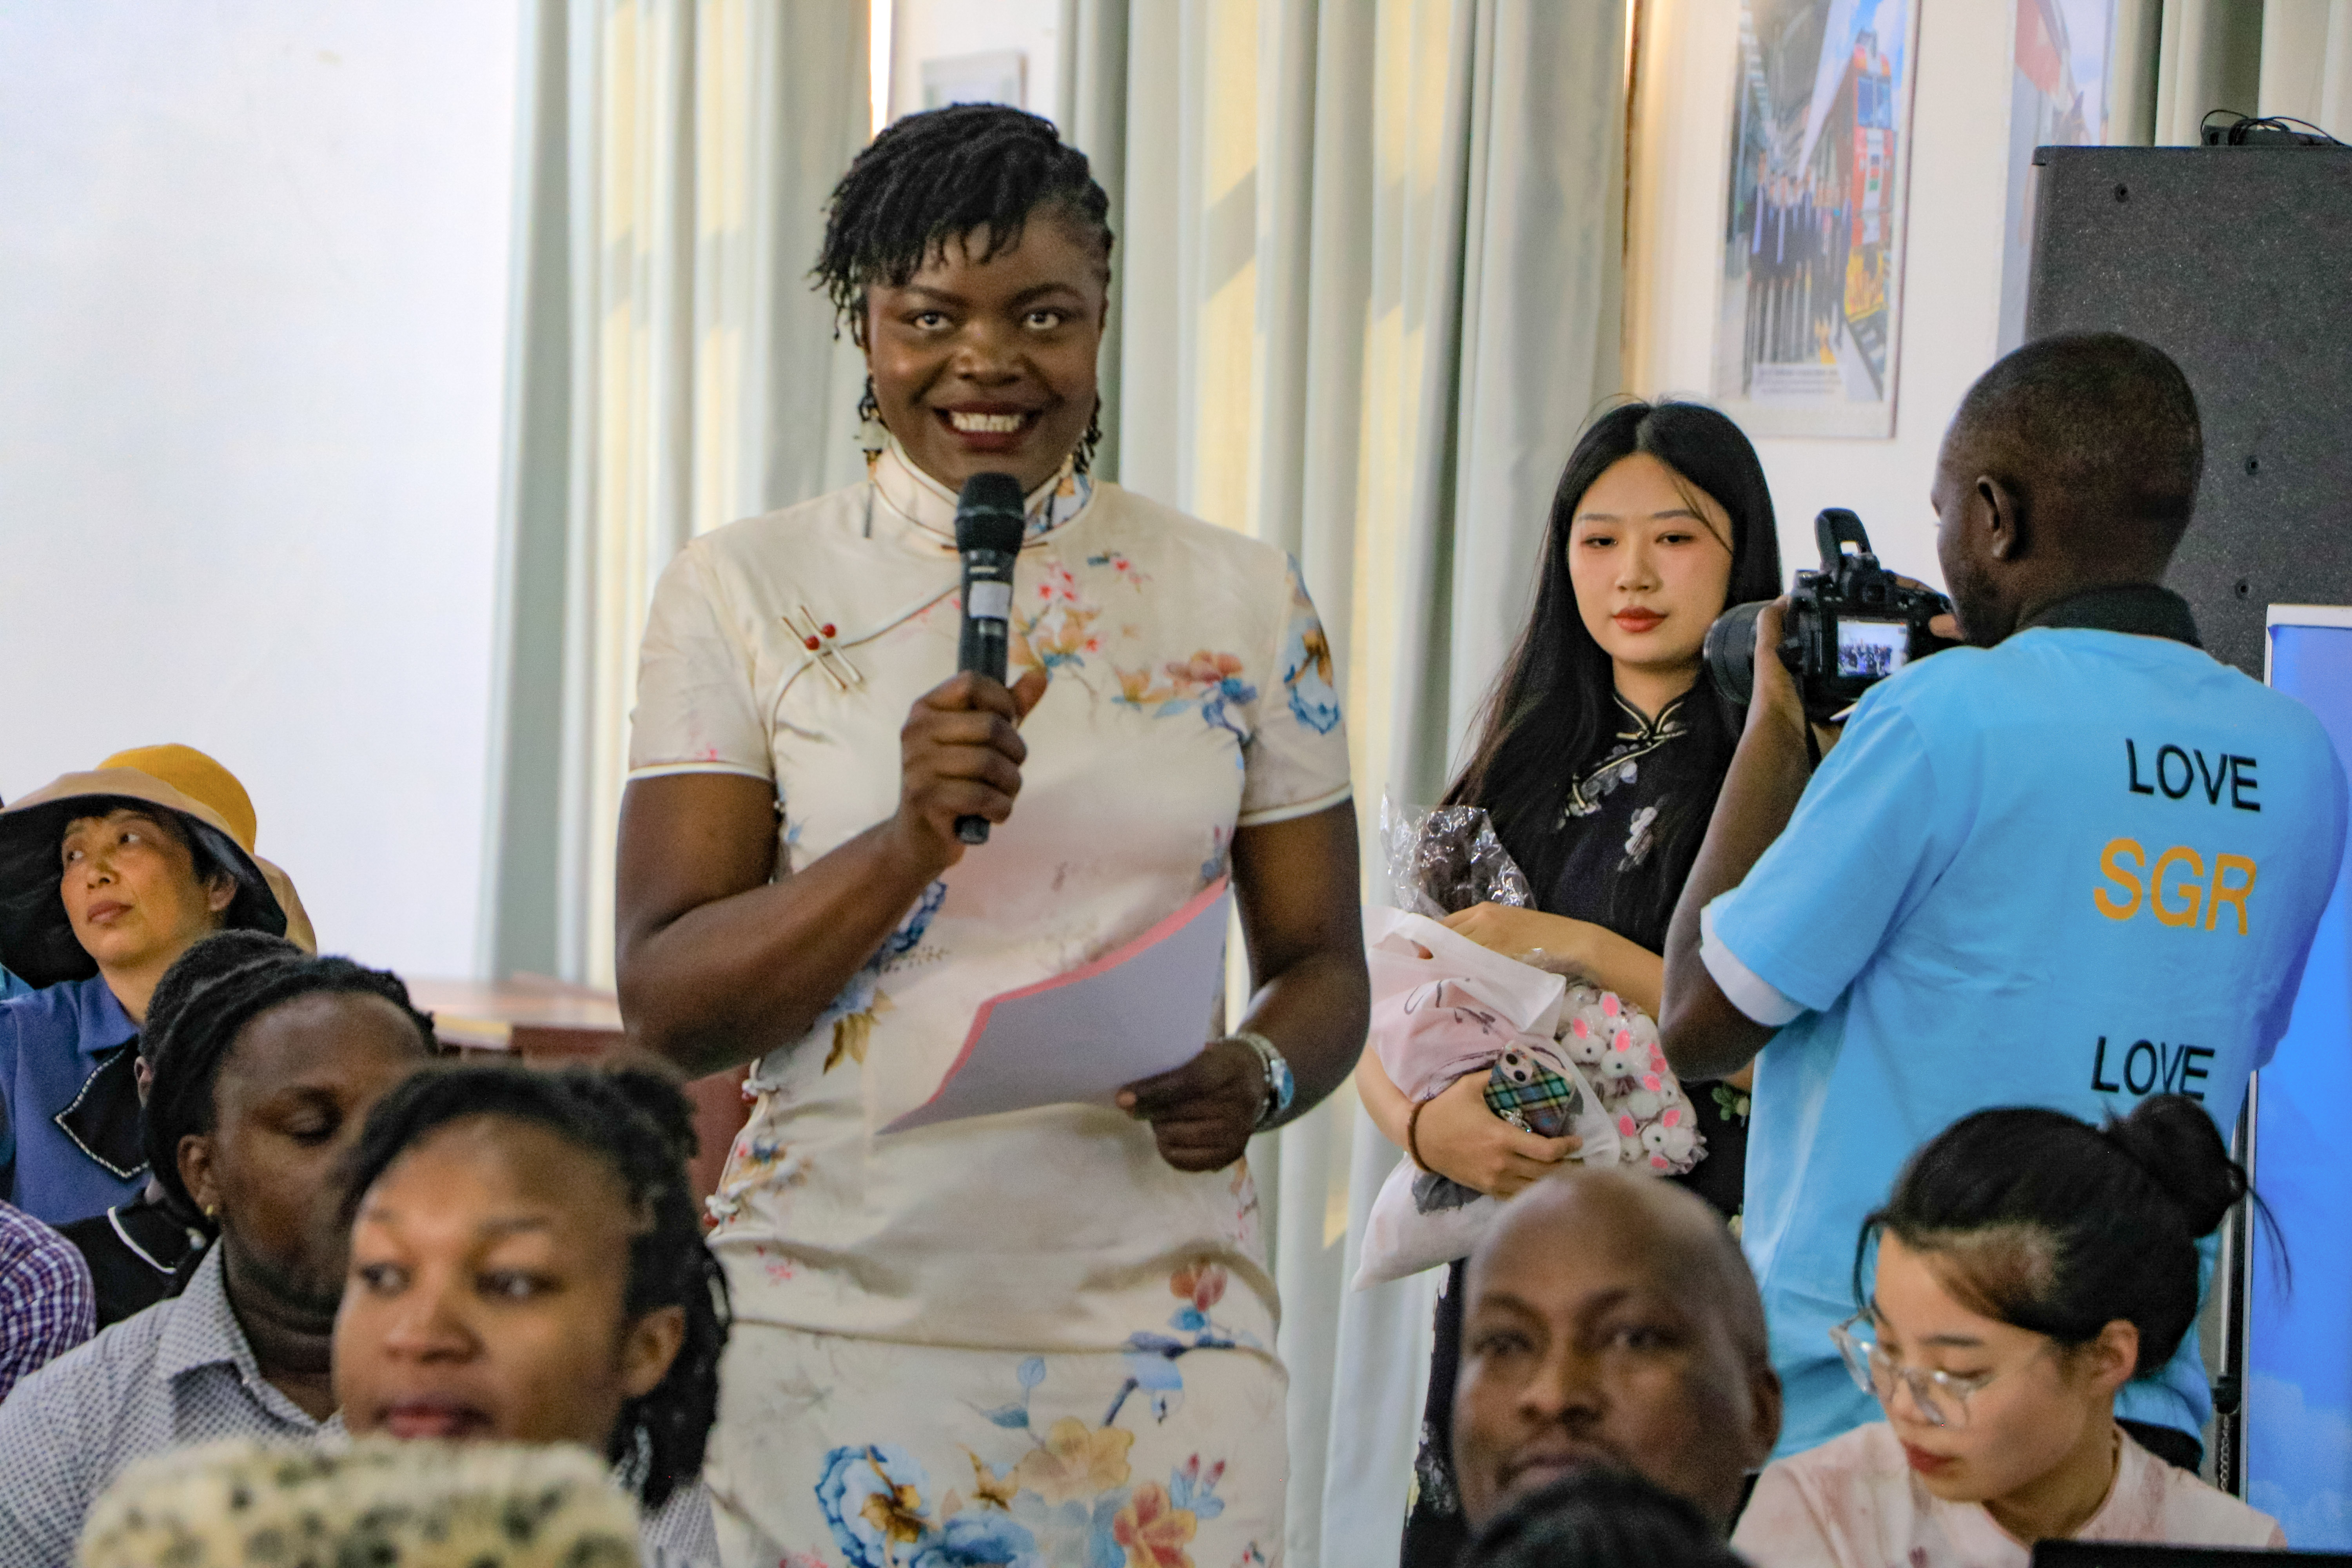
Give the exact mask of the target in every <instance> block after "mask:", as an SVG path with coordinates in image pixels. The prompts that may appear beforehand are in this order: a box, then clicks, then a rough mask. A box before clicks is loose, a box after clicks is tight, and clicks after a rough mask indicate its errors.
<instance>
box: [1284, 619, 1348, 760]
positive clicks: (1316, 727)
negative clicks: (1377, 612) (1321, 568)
mask: <svg viewBox="0 0 2352 1568" xmlns="http://www.w3.org/2000/svg"><path fill="white" fill-rule="evenodd" d="M1332 679H1333V672H1332V668H1331V639H1330V638H1329V637H1327V636H1325V635H1324V632H1323V623H1322V622H1321V621H1320V620H1319V619H1318V618H1317V617H1316V615H1315V606H1314V605H1310V604H1308V603H1307V597H1306V595H1304V594H1303V593H1302V594H1300V595H1297V598H1296V599H1294V600H1293V602H1292V606H1291V616H1290V626H1289V627H1288V629H1287V630H1286V631H1285V632H1284V634H1283V639H1282V683H1283V685H1285V686H1286V687H1288V688H1289V689H1290V711H1291V715H1292V717H1294V718H1296V719H1297V721H1299V722H1300V723H1301V724H1304V725H1306V726H1307V728H1308V729H1309V730H1312V731H1315V732H1316V733H1317V734H1318V735H1328V734H1329V733H1330V732H1331V731H1332V730H1333V729H1334V728H1336V727H1337V726H1338V724H1339V689H1337V688H1336V687H1335V686H1334V685H1333V684H1332Z"/></svg>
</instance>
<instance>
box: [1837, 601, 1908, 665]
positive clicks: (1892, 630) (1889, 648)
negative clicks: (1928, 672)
mask: <svg viewBox="0 0 2352 1568" xmlns="http://www.w3.org/2000/svg"><path fill="white" fill-rule="evenodd" d="M1837 639H1838V651H1837V672H1838V674H1839V675H1840V676H1842V677H1844V678H1846V679H1853V680H1879V679H1884V678H1885V677H1887V676H1890V675H1892V674H1894V673H1895V671H1896V670H1898V669H1900V668H1903V667H1904V666H1905V665H1906V664H1908V663H1909V662H1910V661H1911V627H1910V626H1909V624H1908V623H1907V622H1904V621H1862V620H1850V619H1848V618H1846V617H1845V616H1839V617H1838V628H1837Z"/></svg>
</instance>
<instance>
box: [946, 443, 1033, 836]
mask: <svg viewBox="0 0 2352 1568" xmlns="http://www.w3.org/2000/svg"><path fill="white" fill-rule="evenodd" d="M1022 511H1023V507H1022V496H1021V481H1020V480H1018V479H1014V478H1013V476H1012V475H1011V474H974V475H972V477H971V478H970V479H966V480H964V482H963V493H962V494H961V495H960V496H958V497H957V498H956V549H957V550H958V551H959V552H961V554H962V556H963V633H962V635H961V637H958V638H957V640H956V669H957V671H958V672H959V673H961V671H963V670H967V669H968V670H971V671H972V672H973V673H974V674H976V675H984V676H986V677H988V679H991V680H993V681H996V682H997V683H999V684H1000V685H1001V684H1003V680H1004V657H1005V650H1006V647H1008V645H1009V644H1010V643H1011V641H1012V626H1011V624H1010V623H1011V618H1012V615H1013V557H1014V556H1016V555H1018V554H1020V553H1021V536H1022V534H1023V533H1024V531H1026V530H1027V526H1028V525H1027V521H1026V520H1025V519H1024V517H1023V515H1022ZM956 837H958V838H961V839H962V840H963V841H964V842H965V843H966V844H985V843H987V842H988V818H986V817H984V816H959V817H957V818H956Z"/></svg>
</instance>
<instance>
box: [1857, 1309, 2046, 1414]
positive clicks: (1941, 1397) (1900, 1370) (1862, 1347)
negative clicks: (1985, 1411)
mask: <svg viewBox="0 0 2352 1568" xmlns="http://www.w3.org/2000/svg"><path fill="white" fill-rule="evenodd" d="M1869 1321H1870V1313H1869V1311H1868V1310H1863V1311H1859V1312H1856V1313H1855V1314H1854V1315H1853V1317H1851V1318H1848V1319H1847V1320H1846V1321H1844V1322H1843V1323H1840V1324H1839V1325H1838V1326H1837V1327H1835V1328H1833V1329H1832V1330H1831V1331H1830V1339H1831V1341H1832V1342H1833V1343H1834V1344H1836V1346H1837V1348H1838V1354H1839V1355H1841V1356H1843V1358H1845V1369H1846V1371H1847V1372H1849V1373H1853V1381H1854V1386H1855V1387H1857V1388H1859V1389H1861V1390H1862V1391H1863V1392H1864V1394H1869V1395H1870V1396H1871V1397H1872V1398H1874V1399H1875V1400H1877V1401H1878V1403H1879V1404H1881V1405H1886V1404H1890V1403H1892V1402H1893V1400H1894V1398H1895V1384H1896V1382H1897V1381H1898V1380H1899V1381H1900V1382H1901V1383H1902V1384H1903V1385H1904V1386H1905V1387H1906V1388H1908V1389H1909V1390H1910V1391H1911V1404H1912V1405H1913V1407H1914V1408H1916V1410H1917V1411H1918V1412H1919V1415H1920V1416H1921V1417H1922V1418H1923V1419H1925V1420H1926V1421H1927V1425H1929V1426H1967V1425H1968V1424H1969V1395H1970V1394H1974V1393H1976V1392H1977V1391H1978V1390H1979V1389H1981V1388H1982V1387H1984V1385H1985V1384H1988V1383H1990V1382H1991V1381H1992V1380H1993V1379H1994V1378H1996V1377H1999V1376H2000V1375H2001V1374H2000V1373H1999V1372H1979V1373H1969V1374H1968V1375H1967V1376H1965V1377H1955V1376H1954V1375H1953V1374H1952V1373H1948V1372H1932V1371H1930V1370H1928V1369H1927V1368H1926V1367H1918V1366H1911V1365H1907V1364H1906V1363H1903V1362H1899V1361H1896V1360H1895V1358H1894V1357H1893V1356H1891V1355H1889V1354H1887V1353H1886V1352H1885V1351H1883V1350H1881V1349H1879V1348H1878V1345H1877V1342H1875V1341H1873V1340H1866V1339H1864V1338H1862V1337H1860V1336H1859V1335H1857V1334H1856V1333H1855V1332H1854V1326H1855V1325H1856V1324H1858V1323H1859V1324H1867V1323H1868V1322H1869ZM2045 1348H2046V1347H2045ZM2029 1359H2030V1358H2029ZM2011 1370H2014V1369H2011Z"/></svg>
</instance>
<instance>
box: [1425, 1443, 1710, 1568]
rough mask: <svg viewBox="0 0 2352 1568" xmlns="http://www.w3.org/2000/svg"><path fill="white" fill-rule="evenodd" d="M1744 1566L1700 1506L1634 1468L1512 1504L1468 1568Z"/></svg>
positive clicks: (1490, 1525)
mask: <svg viewBox="0 0 2352 1568" xmlns="http://www.w3.org/2000/svg"><path fill="white" fill-rule="evenodd" d="M1586 1564H1590V1565H1591V1568H1739V1559H1738V1557H1737V1556H1735V1555H1734V1554H1733V1553H1732V1551H1731V1548H1729V1547H1728V1546H1726V1545H1725V1544H1724V1543H1723V1539H1722V1537H1721V1536H1720V1535H1719V1534H1718V1533H1717V1531H1715V1529H1714V1528H1713V1527H1712V1526H1710V1525H1709V1524H1708V1523H1707V1521H1706V1515H1705V1514H1703V1513H1701V1512H1700V1511H1699V1510H1698V1507H1697V1505H1696V1504H1695V1503H1692V1502H1690V1501H1689V1500H1686V1499H1684V1498H1680V1497H1676V1496H1675V1494H1674V1493H1672V1492H1669V1491H1666V1490H1664V1489H1661V1488H1659V1487H1658V1486H1656V1485H1654V1484H1653V1483H1652V1482H1650V1481H1648V1480H1645V1479H1643V1478H1642V1477H1640V1476H1638V1475H1635V1474H1633V1472H1632V1471H1630V1470H1613V1469H1602V1468H1594V1469H1587V1470H1579V1471H1577V1472H1575V1473H1573V1474H1570V1475H1568V1476H1564V1477H1562V1478H1561V1479H1559V1480H1556V1481H1553V1482H1551V1483H1550V1484H1549V1485H1548V1486H1545V1487H1543V1488H1541V1489H1538V1490H1536V1491H1533V1492H1529V1493H1528V1495H1527V1496H1525V1497H1523V1498H1520V1499H1518V1500H1517V1501H1515V1502H1513V1503H1512V1504H1511V1506H1510V1507H1508V1508H1507V1509H1505V1510H1503V1511H1502V1512H1501V1513H1499V1514H1497V1515H1496V1516H1495V1517H1494V1518H1493V1519H1492V1520H1490V1521H1487V1523H1486V1528H1485V1529H1484V1530H1482V1531H1479V1532H1478V1535H1477V1538H1476V1539H1475V1540H1474V1541H1473V1542H1471V1543H1470V1550H1469V1551H1468V1552H1467V1553H1466V1554H1465V1555H1464V1557H1463V1559H1462V1568H1584V1565H1586Z"/></svg>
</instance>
